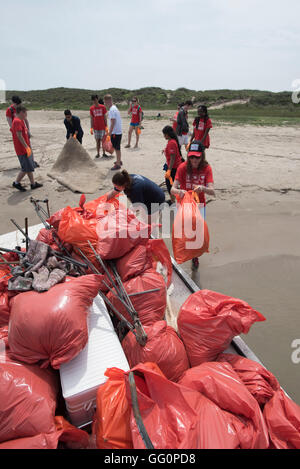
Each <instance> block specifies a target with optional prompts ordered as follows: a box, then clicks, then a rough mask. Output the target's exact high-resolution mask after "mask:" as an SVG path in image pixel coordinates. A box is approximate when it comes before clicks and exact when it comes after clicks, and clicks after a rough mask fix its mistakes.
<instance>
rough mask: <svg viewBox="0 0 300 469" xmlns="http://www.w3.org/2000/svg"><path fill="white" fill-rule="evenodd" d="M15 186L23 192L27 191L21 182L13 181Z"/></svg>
mask: <svg viewBox="0 0 300 469" xmlns="http://www.w3.org/2000/svg"><path fill="white" fill-rule="evenodd" d="M13 187H14V188H15V189H18V190H19V191H21V192H26V189H25V187H23V186H22V184H20V183H19V182H13Z"/></svg>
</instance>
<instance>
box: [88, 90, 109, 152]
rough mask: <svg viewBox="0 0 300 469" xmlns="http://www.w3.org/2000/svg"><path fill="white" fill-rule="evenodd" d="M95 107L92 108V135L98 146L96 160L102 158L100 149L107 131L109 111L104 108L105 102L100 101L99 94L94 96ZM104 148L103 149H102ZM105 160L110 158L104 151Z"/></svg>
mask: <svg viewBox="0 0 300 469" xmlns="http://www.w3.org/2000/svg"><path fill="white" fill-rule="evenodd" d="M92 102H93V105H92V106H91V107H90V117H91V135H94V136H95V140H96V146H97V155H96V158H100V148H101V142H102V140H103V137H104V136H105V132H106V130H107V117H106V114H107V110H106V107H105V106H104V102H103V101H102V100H99V97H98V95H97V94H94V95H93V96H92ZM102 148H103V147H102ZM102 156H103V157H104V158H105V157H108V155H106V154H105V152H104V151H103V155H102Z"/></svg>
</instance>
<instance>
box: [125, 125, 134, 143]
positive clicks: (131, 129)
mask: <svg viewBox="0 0 300 469" xmlns="http://www.w3.org/2000/svg"><path fill="white" fill-rule="evenodd" d="M132 132H133V127H132V126H130V127H129V131H128V143H127V145H126V147H125V148H129V147H130V143H131V136H132Z"/></svg>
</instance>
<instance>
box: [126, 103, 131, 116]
mask: <svg viewBox="0 0 300 469" xmlns="http://www.w3.org/2000/svg"><path fill="white" fill-rule="evenodd" d="M131 112H132V106H131V104H130V106H129V109H128V111H127V114H128V115H129V114H131Z"/></svg>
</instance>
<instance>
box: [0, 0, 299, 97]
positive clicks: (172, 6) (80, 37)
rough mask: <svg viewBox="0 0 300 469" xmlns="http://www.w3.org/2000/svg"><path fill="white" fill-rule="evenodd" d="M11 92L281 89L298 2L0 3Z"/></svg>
mask: <svg viewBox="0 0 300 469" xmlns="http://www.w3.org/2000/svg"><path fill="white" fill-rule="evenodd" d="M0 12H1V28H0V40H1V51H0V80H1V79H3V80H5V83H6V88H7V89H9V90H11V89H15V90H31V89H45V88H52V87H59V86H65V87H72V88H86V89H104V88H109V87H120V88H127V89H137V88H142V87H145V86H160V87H162V88H166V89H176V88H179V87H186V88H191V89H195V90H209V89H222V88H229V89H246V88H249V89H260V90H270V91H282V90H287V91H290V90H291V86H292V82H293V81H294V80H296V79H299V78H300V2H299V0H286V1H282V0H281V1H279V0H263V1H261V0H260V1H259V0H207V1H203V0H146V1H145V0H127V1H125V0H107V1H103V0H89V1H84V0H80V1H79V0H51V1H50V0H42V1H41V0H26V1H24V0H14V1H13V2H10V1H4V0H0Z"/></svg>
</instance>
